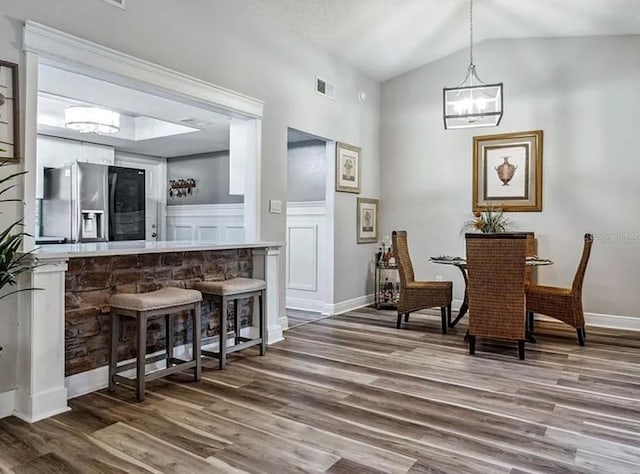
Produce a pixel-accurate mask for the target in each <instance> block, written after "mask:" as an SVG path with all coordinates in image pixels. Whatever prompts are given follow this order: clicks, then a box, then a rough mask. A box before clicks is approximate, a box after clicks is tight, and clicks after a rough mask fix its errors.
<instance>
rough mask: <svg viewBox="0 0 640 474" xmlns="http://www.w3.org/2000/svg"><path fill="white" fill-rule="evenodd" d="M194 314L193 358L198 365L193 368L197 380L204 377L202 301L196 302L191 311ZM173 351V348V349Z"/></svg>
mask: <svg viewBox="0 0 640 474" xmlns="http://www.w3.org/2000/svg"><path fill="white" fill-rule="evenodd" d="M191 313H192V314H193V324H192V327H193V348H192V352H193V354H192V356H193V360H195V361H196V366H195V367H194V368H193V378H194V379H195V381H196V382H199V381H200V377H202V358H201V357H200V320H201V316H200V303H196V304H195V307H194V309H193V310H192V311H191ZM171 352H173V348H172V349H171Z"/></svg>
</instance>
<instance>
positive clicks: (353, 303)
mask: <svg viewBox="0 0 640 474" xmlns="http://www.w3.org/2000/svg"><path fill="white" fill-rule="evenodd" d="M373 301H374V299H373V295H372V294H371V295H364V296H359V297H357V298H353V299H350V300H346V301H341V302H340V303H335V304H327V305H325V310H324V311H322V314H324V315H328V316H333V315H336V314H343V313H347V312H349V311H354V310H356V309H360V308H364V307H366V306H369V305H372V304H373Z"/></svg>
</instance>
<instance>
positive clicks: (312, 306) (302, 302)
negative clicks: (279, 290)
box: [286, 296, 328, 313]
mask: <svg viewBox="0 0 640 474" xmlns="http://www.w3.org/2000/svg"><path fill="white" fill-rule="evenodd" d="M286 305H287V308H288V309H297V310H300V311H313V312H315V313H326V311H327V306H328V305H327V303H324V302H322V301H314V300H306V299H304V298H291V297H288V296H287V303H286Z"/></svg>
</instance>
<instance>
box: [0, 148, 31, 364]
mask: <svg viewBox="0 0 640 474" xmlns="http://www.w3.org/2000/svg"><path fill="white" fill-rule="evenodd" d="M0 151H4V150H2V149H0ZM7 164H8V162H6V161H3V162H1V163H0V169H2V168H3V167H4V166H6V165H7ZM25 173H26V171H19V172H17V173H10V174H9V175H8V176H6V177H3V178H0V203H7V202H22V200H21V199H12V198H7V197H5V196H6V195H7V193H8V192H9V191H10V190H12V189H13V188H15V186H16V185H15V184H11V181H13V180H14V179H15V178H17V177H19V176H22V175H23V174H25ZM26 235H28V234H26V233H25V232H23V230H22V219H19V220H17V221H15V222H14V223H12V224H10V225H9V226H8V227H6V228H3V229H0V291H2V290H3V289H4V288H5V286H9V287H12V286H15V285H17V283H18V276H19V275H20V274H21V273H24V272H27V271H29V270H31V269H32V268H33V267H34V266H35V265H36V259H35V258H34V257H33V256H32V255H31V252H26V253H23V252H21V251H20V249H21V247H22V241H23V239H24V237H25V236H26ZM29 290H31V288H23V289H20V290H14V291H9V292H6V293H4V294H2V296H0V304H2V303H1V300H2V299H4V298H6V297H7V296H9V295H12V294H14V293H18V292H20V291H29ZM0 351H2V347H0Z"/></svg>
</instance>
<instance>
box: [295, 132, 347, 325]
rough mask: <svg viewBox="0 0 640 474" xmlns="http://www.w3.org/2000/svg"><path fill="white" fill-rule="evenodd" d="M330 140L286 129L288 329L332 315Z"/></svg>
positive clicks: (331, 154) (332, 154)
mask: <svg viewBox="0 0 640 474" xmlns="http://www.w3.org/2000/svg"><path fill="white" fill-rule="evenodd" d="M334 153H335V142H333V141H331V140H328V139H326V138H322V137H318V136H316V135H312V134H310V133H307V132H302V131H300V130H295V129H292V128H289V129H288V132H287V214H286V222H287V223H286V229H287V234H286V241H287V254H286V262H287V263H286V302H287V303H286V306H287V316H288V319H289V328H292V327H295V326H299V325H302V324H306V323H309V322H313V321H316V320H318V319H322V318H324V317H326V316H327V315H331V314H332V313H333V311H332V308H333V304H332V303H333V192H334V190H333V171H332V170H333V159H332V157H333V156H334Z"/></svg>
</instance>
